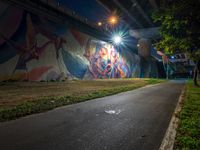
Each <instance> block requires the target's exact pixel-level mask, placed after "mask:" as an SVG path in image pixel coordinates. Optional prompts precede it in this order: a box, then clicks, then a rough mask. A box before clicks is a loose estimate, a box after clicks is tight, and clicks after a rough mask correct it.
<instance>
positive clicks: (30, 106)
mask: <svg viewBox="0 0 200 150" xmlns="http://www.w3.org/2000/svg"><path fill="white" fill-rule="evenodd" d="M144 80H145V84H141V85H134V84H133V85H128V86H122V87H115V88H113V89H103V90H98V91H94V92H91V93H87V94H83V95H71V96H59V97H44V98H42V99H39V100H35V101H26V102H24V103H22V104H19V105H17V106H14V107H11V108H1V109H0V122H3V121H8V120H13V119H17V118H20V117H23V116H26V115H30V114H34V113H40V112H45V111H47V110H51V109H53V108H56V107H60V106H64V105H69V104H73V103H79V102H83V101H86V100H91V99H94V98H100V97H104V96H109V95H114V94H117V93H121V92H125V91H130V90H134V89H136V88H140V87H142V86H145V85H148V84H157V83H161V82H163V81H164V80H160V79H144ZM91 82H92V81H91Z"/></svg>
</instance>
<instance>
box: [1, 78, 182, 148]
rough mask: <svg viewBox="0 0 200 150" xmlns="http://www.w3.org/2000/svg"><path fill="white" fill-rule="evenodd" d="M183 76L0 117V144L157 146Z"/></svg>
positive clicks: (165, 127) (14, 146)
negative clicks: (35, 111)
mask: <svg viewBox="0 0 200 150" xmlns="http://www.w3.org/2000/svg"><path fill="white" fill-rule="evenodd" d="M183 86H184V81H170V82H167V83H162V84H158V85H153V86H147V87H144V88H140V89H136V90H133V91H128V92H124V93H120V94H116V95H113V96H108V97H104V98H98V99H94V100H90V101H87V102H82V103H78V104H73V105H68V106H64V107H60V108H56V109H54V110H51V111H48V112H45V113H40V114H36V115H30V116H27V117H24V118H21V119H17V120H13V121H9V122H4V123H0V149H1V150H158V149H159V147H160V144H161V142H162V139H163V137H164V134H165V132H166V129H167V127H168V125H169V122H170V119H171V116H172V114H173V112H174V109H175V107H176V104H177V102H178V98H179V95H180V93H181V90H182V88H183Z"/></svg>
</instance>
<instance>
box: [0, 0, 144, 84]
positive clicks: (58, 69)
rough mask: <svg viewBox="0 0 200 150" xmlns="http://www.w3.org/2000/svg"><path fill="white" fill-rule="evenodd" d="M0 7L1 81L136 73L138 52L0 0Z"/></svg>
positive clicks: (133, 74) (122, 76)
mask: <svg viewBox="0 0 200 150" xmlns="http://www.w3.org/2000/svg"><path fill="white" fill-rule="evenodd" d="M0 7H1V8H2V9H1V10H0V16H1V18H0V70H1V71H0V81H4V80H29V81H41V80H60V79H62V80H63V79H64V78H67V79H73V78H78V79H97V78H102V79H104V78H128V77H138V76H139V73H138V72H139V70H140V69H139V68H140V66H139V65H140V64H139V61H140V59H139V56H137V55H136V54H133V53H130V52H129V51H127V50H126V49H123V50H119V49H117V48H116V47H114V46H113V45H112V44H110V43H107V42H103V41H100V40H98V39H95V38H94V37H91V36H89V35H86V34H84V33H82V32H79V31H78V30H77V29H74V28H72V27H69V25H68V24H70V23H68V24H58V23H56V22H54V21H52V20H49V19H47V18H43V17H42V16H37V15H35V14H32V13H31V12H28V11H25V10H22V9H21V8H17V7H16V6H11V5H9V4H6V3H5V2H2V1H1V0H0ZM13 18H14V19H13Z"/></svg>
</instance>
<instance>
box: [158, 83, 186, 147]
mask: <svg viewBox="0 0 200 150" xmlns="http://www.w3.org/2000/svg"><path fill="white" fill-rule="evenodd" d="M185 92H186V85H185V86H184V87H183V89H182V91H181V94H180V96H179V99H178V103H177V105H176V108H175V111H174V113H173V115H172V118H171V120H170V123H169V126H168V128H167V130H166V133H165V136H164V138H163V140H162V143H161V146H160V148H159V150H173V148H174V143H175V138H176V129H177V127H178V123H179V118H178V117H177V114H179V113H180V111H181V109H182V104H183V100H184V95H185Z"/></svg>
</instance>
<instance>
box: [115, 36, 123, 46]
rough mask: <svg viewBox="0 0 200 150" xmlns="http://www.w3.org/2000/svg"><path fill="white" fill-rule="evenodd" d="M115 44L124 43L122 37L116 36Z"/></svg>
mask: <svg viewBox="0 0 200 150" xmlns="http://www.w3.org/2000/svg"><path fill="white" fill-rule="evenodd" d="M113 42H114V43H115V44H117V45H118V44H121V43H122V37H121V36H119V35H114V36H113Z"/></svg>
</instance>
